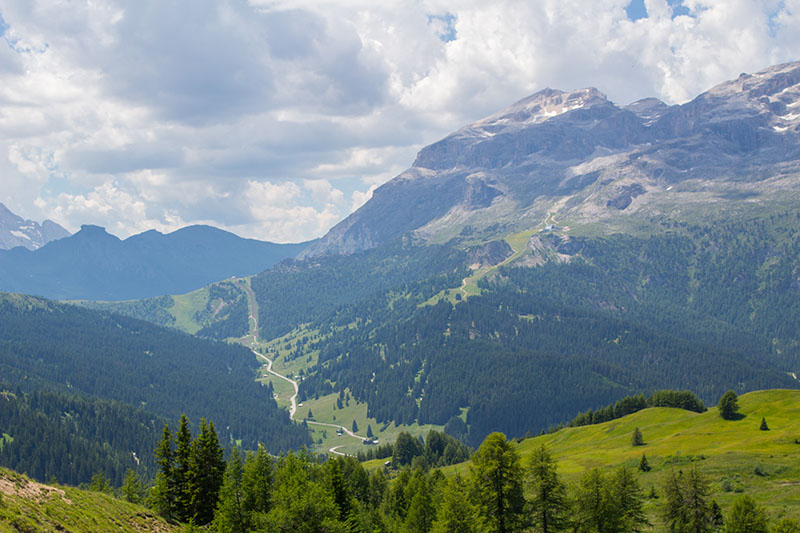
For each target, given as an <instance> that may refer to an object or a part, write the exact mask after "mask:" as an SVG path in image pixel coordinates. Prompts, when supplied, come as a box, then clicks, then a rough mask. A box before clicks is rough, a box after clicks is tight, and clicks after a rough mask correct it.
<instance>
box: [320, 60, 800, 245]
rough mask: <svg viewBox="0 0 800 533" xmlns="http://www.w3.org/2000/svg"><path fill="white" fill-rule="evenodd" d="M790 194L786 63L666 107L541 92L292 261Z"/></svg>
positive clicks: (437, 152) (794, 76)
mask: <svg viewBox="0 0 800 533" xmlns="http://www.w3.org/2000/svg"><path fill="white" fill-rule="evenodd" d="M476 176H477V177H479V179H476ZM799 185H800V62H796V63H787V64H784V65H778V66H775V67H771V68H769V69H766V70H764V71H762V72H759V73H756V74H752V75H742V76H740V77H739V78H738V79H736V80H732V81H729V82H726V83H723V84H720V85H718V86H716V87H714V88H712V89H710V90H709V91H707V92H705V93H703V94H701V95H699V96H698V97H697V98H695V99H694V100H692V101H691V102H688V103H686V104H683V105H675V106H668V105H666V104H664V103H663V102H661V101H659V100H657V99H655V98H648V99H644V100H639V101H637V102H634V103H632V104H630V105H627V106H622V107H620V106H617V105H615V104H614V103H612V102H610V101H609V100H608V99H607V98H606V96H605V95H603V94H602V93H601V92H600V91H598V90H597V89H593V88H588V89H581V90H577V91H572V92H564V91H557V90H553V89H545V90H543V91H540V92H538V93H536V94H534V95H532V96H530V97H528V98H525V99H523V100H520V101H519V102H517V103H515V104H513V105H511V106H509V107H508V108H506V109H504V110H502V111H500V112H499V113H496V114H494V115H491V116H489V117H486V118H485V119H482V120H479V121H477V122H475V123H473V124H470V125H469V126H466V127H464V128H462V129H460V130H458V131H456V132H455V133H453V134H451V135H449V136H447V137H446V138H444V139H442V140H441V141H438V142H436V143H434V144H432V145H430V146H427V147H425V148H423V149H422V150H421V151H420V152H419V154H418V156H417V158H416V161H415V162H414V165H413V166H412V168H411V169H409V170H408V171H406V172H404V173H403V174H401V175H399V176H398V177H396V178H395V179H393V180H391V181H389V182H388V183H386V184H384V185H383V186H381V187H379V188H378V189H377V190H376V191H375V194H374V195H373V198H372V199H371V200H370V201H369V202H367V203H366V204H365V205H364V206H362V207H361V208H360V209H359V210H358V211H356V212H355V213H353V214H351V215H350V216H349V217H347V218H346V219H345V220H344V221H342V222H341V223H340V224H338V225H337V226H335V227H334V228H333V229H332V230H331V231H330V232H329V233H328V235H326V236H325V237H324V238H323V239H321V240H320V241H319V242H318V243H317V244H316V245H315V246H314V247H313V248H311V249H309V250H308V251H307V252H306V254H307V255H316V254H323V253H350V252H354V251H356V250H361V249H365V248H371V247H374V246H377V245H379V244H381V243H383V242H386V241H388V240H391V239H393V238H396V237H397V236H399V235H402V234H405V233H409V232H413V233H415V234H416V236H417V237H419V238H422V239H430V240H439V242H444V241H446V240H447V239H449V238H452V237H453V236H457V235H459V234H460V231H461V228H463V227H465V226H470V227H471V228H472V230H471V231H472V232H473V233H474V234H480V235H482V236H483V237H485V238H487V240H488V239H491V236H492V231H493V230H492V228H499V229H498V232H497V233H496V234H497V235H499V234H500V233H499V231H500V229H502V231H504V232H509V231H513V230H516V231H521V230H526V229H530V228H533V227H536V226H537V225H539V224H541V223H542V222H543V221H544V220H545V219H546V218H547V216H549V215H555V216H556V218H557V219H559V218H569V219H570V220H571V221H573V222H575V223H589V224H590V223H596V222H599V221H606V222H609V221H610V222H614V221H618V220H621V219H620V217H632V216H638V215H639V214H642V213H645V214H646V211H647V207H646V206H647V205H650V204H653V205H661V208H660V209H662V210H663V209H665V208H664V205H665V204H664V202H672V205H674V206H675V208H680V209H688V208H690V206H691V205H692V204H693V203H697V204H698V205H699V203H702V202H704V201H710V200H709V199H711V198H713V200H714V201H716V202H717V204H716V205H715V212H720V213H721V212H722V211H721V210H720V206H721V205H722V204H721V203H720V202H722V201H726V202H732V203H735V202H741V201H742V200H741V199H740V198H741V195H742V194H746V195H747V198H748V199H750V200H753V199H758V201H763V202H767V201H770V200H773V199H780V200H785V199H786V198H785V196H786V195H787V194H788V195H793V194H797V191H798V190H800V189H799V188H798V186H799ZM743 186H744V189H746V190H744V189H743ZM634 200H635V201H634ZM667 209H672V208H667ZM662 212H663V211H662Z"/></svg>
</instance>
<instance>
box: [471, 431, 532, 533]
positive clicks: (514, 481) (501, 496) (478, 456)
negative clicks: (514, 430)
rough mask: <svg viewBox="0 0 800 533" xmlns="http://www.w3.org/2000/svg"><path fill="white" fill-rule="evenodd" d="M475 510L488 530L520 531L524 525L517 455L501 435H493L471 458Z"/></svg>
mask: <svg viewBox="0 0 800 533" xmlns="http://www.w3.org/2000/svg"><path fill="white" fill-rule="evenodd" d="M472 476H473V483H474V488H475V493H476V497H477V502H478V509H479V510H480V514H481V516H482V517H483V518H484V519H485V521H486V525H487V528H488V531H490V532H492V533H507V532H512V531H519V530H520V529H521V528H522V525H523V523H524V518H523V517H524V504H525V500H524V498H523V495H522V483H523V471H522V467H521V466H520V460H519V454H518V453H517V451H516V450H515V449H514V448H513V447H512V446H511V443H509V442H508V441H507V440H506V436H505V435H503V434H502V433H492V434H491V435H489V436H488V437H486V439H485V440H484V441H483V443H482V444H481V445H480V447H479V448H478V451H477V452H475V454H474V455H473V456H472Z"/></svg>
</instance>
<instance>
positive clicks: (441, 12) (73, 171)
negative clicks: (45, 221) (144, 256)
mask: <svg viewBox="0 0 800 533" xmlns="http://www.w3.org/2000/svg"><path fill="white" fill-rule="evenodd" d="M627 4H628V0H541V1H537V2H528V1H524V0H498V1H496V2H489V3H487V2H479V1H478V0H464V1H459V2H451V1H445V0H414V1H412V2H407V1H400V0H387V1H385V2H380V3H376V2H373V1H368V0H291V1H289V0H250V1H249V2H246V1H245V0H221V1H219V0H183V1H176V2H162V1H160V0H141V1H138V2H123V1H122V0H95V1H93V2H59V1H56V0H3V1H2V2H1V3H0V16H2V19H3V20H4V21H5V23H6V25H7V26H8V27H7V29H6V30H5V32H4V33H3V34H2V35H0V38H2V39H4V40H5V41H6V44H7V46H0V173H2V175H0V202H3V203H6V204H7V205H9V206H13V207H14V208H15V209H16V210H17V211H18V212H19V214H21V215H23V216H26V217H28V218H40V219H41V218H45V217H51V218H55V219H56V220H58V221H59V222H62V223H64V224H66V225H67V226H68V227H70V228H72V229H75V228H77V227H79V225H80V224H82V223H86V222H93V223H102V224H103V225H106V226H108V227H109V229H110V230H113V231H114V232H116V233H118V234H120V235H121V236H126V235H129V234H131V233H134V232H138V231H141V230H143V229H147V228H151V227H152V228H156V229H171V228H173V227H175V226H176V225H180V224H184V223H198V222H205V223H213V224H216V225H219V226H220V227H224V228H227V229H234V230H236V231H238V232H240V233H242V234H244V235H247V236H251V237H259V238H271V239H275V240H299V239H307V238H311V237H316V236H320V235H321V234H323V233H324V232H325V231H326V230H327V229H328V228H329V227H330V226H331V225H332V224H334V223H335V222H337V221H338V220H340V219H341V218H343V217H344V216H345V215H346V214H347V213H348V212H349V211H350V210H352V209H355V208H356V207H358V206H360V205H362V204H363V202H364V201H366V199H367V198H369V197H370V196H371V194H372V191H373V190H374V188H375V186H376V185H378V184H380V183H382V182H384V181H385V180H387V179H389V178H391V177H392V176H393V175H396V174H398V173H399V172H401V171H402V170H403V169H404V168H406V167H408V166H409V165H410V164H411V162H412V161H413V158H414V155H415V152H416V151H417V150H418V149H419V147H421V146H422V145H424V144H427V143H430V142H433V141H435V140H437V139H438V138H440V137H442V136H444V135H446V134H447V133H449V132H450V131H453V130H455V129H457V128H459V127H461V126H463V125H464V124H466V123H469V122H471V121H473V120H476V119H478V118H481V117H482V116H484V115H486V114H489V113H491V112H494V111H496V110H498V109H500V108H502V107H504V106H506V105H508V104H510V103H511V102H513V101H515V100H517V99H519V98H522V97H524V96H526V95H527V94H530V93H532V92H534V91H536V90H539V89H542V88H544V87H546V86H550V87H555V88H562V89H574V88H579V87H585V86H596V87H598V88H599V89H600V90H602V91H604V92H606V93H607V94H608V95H609V97H610V98H611V99H612V100H614V101H617V102H619V103H623V104H624V103H628V102H630V101H632V100H635V99H638V98H642V97H645V96H657V97H660V98H662V99H664V100H666V101H668V102H670V103H678V102H682V101H685V100H687V99H689V98H692V97H694V96H695V95H696V94H698V93H699V92H700V91H702V90H705V89H707V88H709V87H710V86H712V85H714V84H716V83H719V82H721V81H724V80H725V79H729V78H735V77H736V76H738V74H739V73H740V72H748V71H754V70H757V69H760V68H762V67H766V66H768V65H770V64H774V63H779V62H783V61H789V60H794V59H798V58H800V0H785V1H782V0H764V1H756V0H726V1H721V0H684V1H683V5H684V6H685V8H686V11H688V15H683V16H674V15H675V9H674V5H670V4H674V2H671V3H668V2H667V0H645V5H646V9H647V13H648V17H647V18H644V19H640V20H637V21H636V22H631V21H630V20H628V19H627V18H626V13H625V8H626V6H627ZM0 31H1V30H0ZM0 44H2V43H0Z"/></svg>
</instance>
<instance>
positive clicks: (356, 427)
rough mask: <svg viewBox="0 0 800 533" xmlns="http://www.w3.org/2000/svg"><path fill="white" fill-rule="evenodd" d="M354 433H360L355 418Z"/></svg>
mask: <svg viewBox="0 0 800 533" xmlns="http://www.w3.org/2000/svg"><path fill="white" fill-rule="evenodd" d="M353 433H358V424H356V421H355V420H353Z"/></svg>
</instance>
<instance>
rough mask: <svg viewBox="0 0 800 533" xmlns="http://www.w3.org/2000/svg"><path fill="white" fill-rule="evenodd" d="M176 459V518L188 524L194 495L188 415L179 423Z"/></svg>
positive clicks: (173, 477)
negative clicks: (191, 477)
mask: <svg viewBox="0 0 800 533" xmlns="http://www.w3.org/2000/svg"><path fill="white" fill-rule="evenodd" d="M174 459H175V462H174V466H173V468H172V475H171V480H170V486H171V488H172V491H173V494H174V497H175V518H177V519H178V520H179V521H181V522H184V523H188V522H189V520H190V519H191V518H192V515H193V513H192V493H191V489H190V487H189V475H190V471H191V469H192V433H191V431H190V430H189V419H188V418H186V415H181V418H180V421H179V422H178V431H177V432H176V433H175V456H174Z"/></svg>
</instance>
